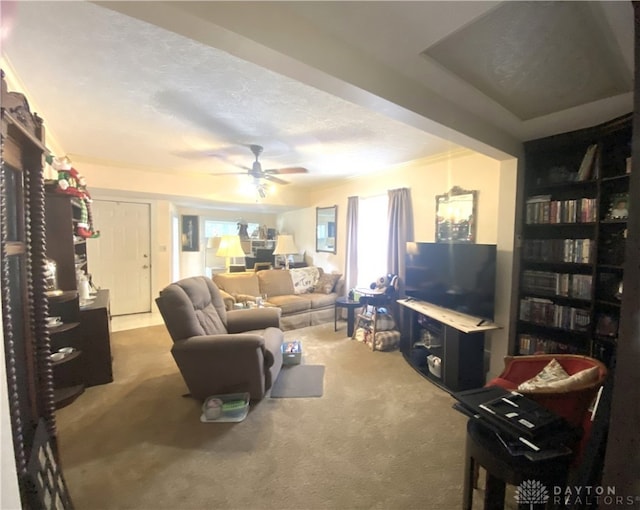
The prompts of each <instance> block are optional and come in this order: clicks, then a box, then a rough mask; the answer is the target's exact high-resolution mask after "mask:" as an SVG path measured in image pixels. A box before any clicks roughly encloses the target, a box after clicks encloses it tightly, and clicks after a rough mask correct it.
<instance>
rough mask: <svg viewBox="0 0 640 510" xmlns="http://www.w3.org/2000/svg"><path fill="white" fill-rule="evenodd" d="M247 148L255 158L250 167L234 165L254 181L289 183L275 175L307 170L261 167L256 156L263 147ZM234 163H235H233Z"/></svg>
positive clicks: (304, 172) (301, 172)
mask: <svg viewBox="0 0 640 510" xmlns="http://www.w3.org/2000/svg"><path fill="white" fill-rule="evenodd" d="M249 149H251V152H253V154H254V156H255V157H256V160H255V161H254V162H253V165H252V166H251V167H248V166H244V165H235V166H237V167H239V168H242V169H244V170H246V171H247V172H246V173H247V175H248V176H249V177H253V179H254V181H255V182H256V183H259V181H260V179H265V180H267V181H270V182H275V183H276V184H289V181H285V180H284V179H280V178H279V177H276V175H286V174H306V173H307V172H309V170H307V169H306V168H303V167H300V166H293V167H286V168H267V169H263V168H262V165H261V164H260V161H259V160H258V158H259V157H260V154H262V151H263V147H262V146H261V145H254V144H252V145H249ZM234 164H235V163H234ZM235 173H237V174H244V172H235ZM210 175H230V174H229V173H228V172H225V173H214V174H210Z"/></svg>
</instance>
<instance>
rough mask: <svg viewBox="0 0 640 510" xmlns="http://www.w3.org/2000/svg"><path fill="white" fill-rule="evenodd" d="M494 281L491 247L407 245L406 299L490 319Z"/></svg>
mask: <svg viewBox="0 0 640 510" xmlns="http://www.w3.org/2000/svg"><path fill="white" fill-rule="evenodd" d="M495 280H496V245H495V244H474V243H416V242H409V243H407V256H406V273H405V294H406V295H407V297H412V298H415V299H417V300H420V301H426V302H428V303H431V304H434V305H438V306H442V307H444V308H448V309H450V310H455V311H458V312H462V313H465V314H468V315H472V316H474V317H480V318H482V319H489V320H493V318H494V317H493V315H494V300H495Z"/></svg>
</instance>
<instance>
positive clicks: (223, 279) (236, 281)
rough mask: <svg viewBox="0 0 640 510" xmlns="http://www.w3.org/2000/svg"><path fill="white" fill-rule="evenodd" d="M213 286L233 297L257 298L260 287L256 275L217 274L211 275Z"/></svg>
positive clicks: (248, 273)
mask: <svg viewBox="0 0 640 510" xmlns="http://www.w3.org/2000/svg"><path fill="white" fill-rule="evenodd" d="M213 281H214V282H215V284H216V285H217V286H218V287H219V288H221V289H222V290H224V291H225V292H227V293H228V294H231V295H232V296H233V297H236V296H240V295H245V296H253V297H255V296H259V295H260V286H259V284H258V277H257V276H256V273H253V272H246V273H218V274H214V275H213Z"/></svg>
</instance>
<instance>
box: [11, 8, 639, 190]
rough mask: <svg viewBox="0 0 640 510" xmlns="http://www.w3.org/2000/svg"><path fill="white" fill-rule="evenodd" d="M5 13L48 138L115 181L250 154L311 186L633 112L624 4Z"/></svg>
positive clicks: (237, 160)
mask: <svg viewBox="0 0 640 510" xmlns="http://www.w3.org/2000/svg"><path fill="white" fill-rule="evenodd" d="M565 4H571V6H568V5H565ZM574 4H575V5H574ZM2 8H3V12H2V24H3V27H2V28H3V30H2V32H1V33H2V55H3V57H4V58H5V59H6V63H7V64H8V65H9V66H10V67H11V68H12V69H13V70H14V71H15V73H16V75H17V76H18V77H19V79H20V80H21V82H22V83H23V84H24V87H25V89H26V91H27V92H28V95H29V97H30V98H33V101H34V104H36V105H37V106H38V108H39V109H40V111H39V113H40V114H41V115H42V116H43V117H44V118H45V119H46V122H47V127H48V130H49V132H50V133H52V134H53V136H54V137H55V138H56V140H57V142H58V144H59V145H60V146H62V147H63V148H64V150H65V151H67V152H68V153H70V155H71V156H72V157H77V158H82V159H83V160H86V161H95V162H100V163H102V164H105V165H113V166H114V167H131V168H142V169H148V170H151V171H154V172H162V173H176V174H179V175H187V174H189V173H198V174H203V173H213V172H224V171H227V170H228V171H230V172H233V171H237V170H238V168H237V166H235V165H248V164H250V162H251V160H252V159H253V157H252V155H251V153H250V151H249V150H248V148H247V147H245V145H246V144H250V143H257V144H260V145H263V146H264V153H263V156H262V157H261V160H262V163H263V166H264V167H266V168H272V167H280V166H304V167H307V168H308V169H309V170H310V173H309V174H308V175H293V176H287V179H288V180H290V181H291V182H292V183H294V185H300V186H306V187H309V186H315V185H317V184H319V183H322V182H328V181H332V180H336V179H343V178H348V177H351V176H353V175H358V174H362V173H366V172H370V171H373V170H377V169H380V168H385V167H389V166H390V165H393V164H398V163H404V162H407V161H411V160H414V159H418V158H425V157H429V156H433V155H438V154H442V153H444V152H446V151H452V150H453V151H455V150H458V149H459V148H460V147H464V148H473V149H476V150H478V147H480V149H479V150H484V149H483V148H485V149H486V148H487V147H497V148H498V149H499V150H501V151H506V152H510V149H511V148H513V147H514V142H518V143H519V141H522V140H526V139H529V138H534V137H539V136H545V135H548V134H553V133H557V132H560V131H566V130H569V129H576V128H578V127H583V126H585V125H589V124H593V123H597V122H601V121H603V120H606V119H608V118H611V117H614V116H617V115H620V114H622V113H625V112H627V111H630V110H631V109H632V94H631V93H625V91H626V90H628V87H629V85H630V81H629V77H630V76H631V74H632V73H631V70H632V66H633V37H632V36H633V24H632V11H631V5H630V3H629V2H602V3H598V2H593V3H590V4H589V8H588V9H587V7H586V6H585V5H583V3H582V2H562V3H560V4H559V5H556V3H554V2H508V3H501V2H483V1H474V2H456V1H453V2H395V1H394V2H385V1H381V2H340V1H336V2H220V3H218V2H153V1H149V2H102V3H100V4H99V5H98V4H97V3H90V2H55V1H46V2H32V1H29V2H13V3H12V2H3V3H2ZM594 12H595V16H592V14H593V13H594ZM563 13H564V14H563ZM551 14H553V15H551ZM555 15H557V16H556V17H554V16H555ZM580 16H582V17H580ZM585 30H586V35H585ZM425 51H426V53H427V54H428V55H429V57H428V58H425ZM436 59H437V61H436ZM598 70H601V71H602V73H600V74H597V73H596V71H598ZM605 96H609V97H606V98H605V99H602V98H603V97H605ZM573 106H575V107H574V108H572V107H573ZM476 141H478V143H477V144H476ZM494 142H495V143H494ZM501 144H502V145H501ZM485 153H486V154H490V155H491V153H490V151H489V150H487V151H486V152H485ZM502 154H504V152H503V153H502ZM212 179H213V178H212Z"/></svg>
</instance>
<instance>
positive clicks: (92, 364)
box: [80, 289, 113, 386]
mask: <svg viewBox="0 0 640 510" xmlns="http://www.w3.org/2000/svg"><path fill="white" fill-rule="evenodd" d="M80 334H81V336H82V345H83V347H82V350H83V360H82V368H83V370H82V373H83V380H84V383H85V384H86V385H87V386H95V385H97V384H106V383H110V382H111V381H113V372H112V363H111V312H110V308H109V291H108V290H105V289H101V290H99V291H98V293H97V294H96V296H95V298H94V299H93V301H92V302H90V303H88V304H87V305H86V306H82V307H81V308H80Z"/></svg>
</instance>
